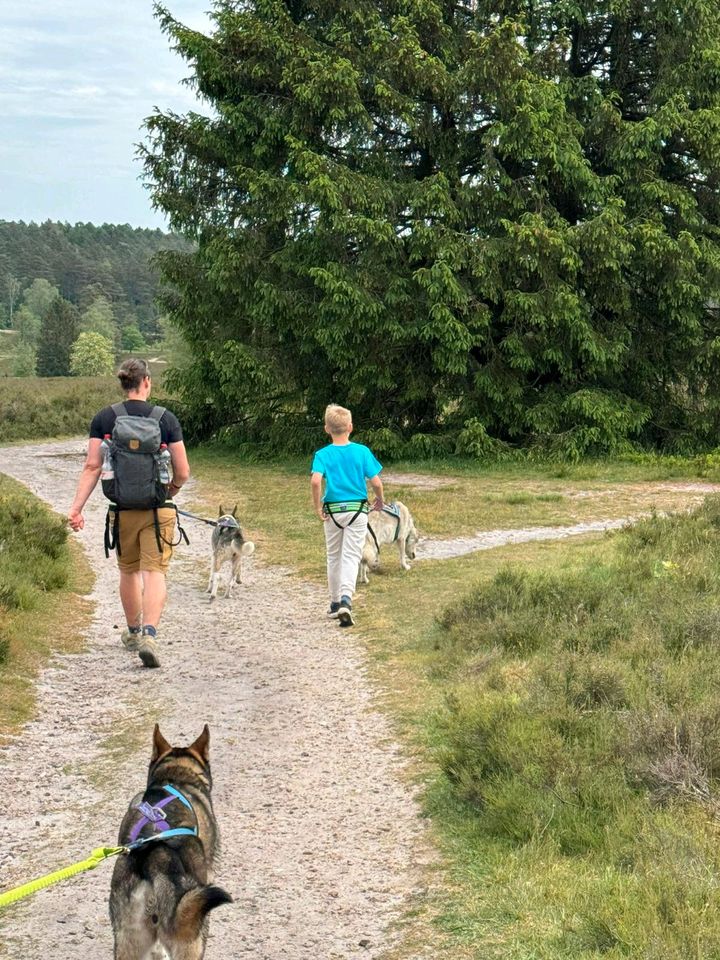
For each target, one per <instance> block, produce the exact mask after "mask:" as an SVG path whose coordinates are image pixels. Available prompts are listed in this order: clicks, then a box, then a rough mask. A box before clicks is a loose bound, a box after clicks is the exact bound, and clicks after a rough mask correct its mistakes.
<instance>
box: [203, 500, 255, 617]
mask: <svg viewBox="0 0 720 960" xmlns="http://www.w3.org/2000/svg"><path fill="white" fill-rule="evenodd" d="M210 545H211V549H212V557H211V560H210V582H209V583H208V586H207V593H209V594H210V599H211V600H214V599H215V597H216V596H217V591H218V581H219V580H220V568H221V567H222V565H223V564H224V563H230V579H229V580H228V584H227V587H226V589H225V596H226V597H229V596H230V594H231V592H232V588H233V585H234V584H236V583H242V558H243V557H251V556H252V555H253V553H255V544H254V543H253V542H252V540H246V539H245V537H244V536H243V532H242V527H241V526H240V524H239V523H238V520H237V504H235V506H234V508H233V511H232V513H227V512H226V511H225V508H224V507H222V506H221V507H220V510H219V511H218V520H217V526H216V527H215V529H214V530H213V534H212V539H211V541H210Z"/></svg>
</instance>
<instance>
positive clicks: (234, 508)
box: [232, 504, 238, 520]
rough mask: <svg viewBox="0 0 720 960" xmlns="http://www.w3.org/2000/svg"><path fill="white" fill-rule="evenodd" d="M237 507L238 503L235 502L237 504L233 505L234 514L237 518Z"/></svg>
mask: <svg viewBox="0 0 720 960" xmlns="http://www.w3.org/2000/svg"><path fill="white" fill-rule="evenodd" d="M237 508H238V505H237V504H235V506H234V507H233V512H232V515H233V516H234V517H235V519H236V520H237Z"/></svg>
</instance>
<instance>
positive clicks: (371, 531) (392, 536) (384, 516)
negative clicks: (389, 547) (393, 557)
mask: <svg viewBox="0 0 720 960" xmlns="http://www.w3.org/2000/svg"><path fill="white" fill-rule="evenodd" d="M392 507H395V508H397V511H398V513H397V515H396V514H395V513H393V512H392ZM418 539H419V538H418V532H417V530H416V529H415V523H414V521H413V518H412V516H411V514H410V511H409V510H408V508H407V507H406V506H405V504H404V503H401V502H400V501H399V500H396V501H395V503H394V504H392V505H391V507H390V508H388V507H384V508H383V509H382V510H371V511H370V513H369V515H368V533H367V537H366V539H365V546H364V547H363V554H362V560H361V561H360V574H359V579H360V583H369V582H370V577H369V572H370V569H371V568H372V569H375V568H376V567H377V566H378V564H379V563H380V547H382V546H385V545H386V544H388V543H395V544H397V548H398V552H399V554H400V566H401V567H402V568H403V570H409V569H410V563H409V561H410V560H414V559H415V544H416V543H417V542H418Z"/></svg>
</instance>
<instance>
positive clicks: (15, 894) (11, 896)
mask: <svg viewBox="0 0 720 960" xmlns="http://www.w3.org/2000/svg"><path fill="white" fill-rule="evenodd" d="M126 849H127V847H98V848H97V849H96V850H93V852H92V853H91V854H90V856H89V857H88V858H87V859H86V860H80V862H79V863H73V864H72V865H71V866H69V867H63V869H62V870H56V871H55V872H54V873H48V874H46V875H45V876H44V877H38V879H37V880H31V881H30V882H29V883H24V884H23V885H22V886H20V887H15V888H14V889H13V890H8V891H6V892H5V893H0V910H2V909H3V907H9V906H10V904H11V903H16V902H17V901H18V900H22V899H23V898H24V897H29V896H31V895H32V894H33V893H37V892H38V890H44V889H45V887H51V886H52V885H53V884H54V883H60V881H61V880H68V879H69V878H70V877H74V876H75V875H76V874H78V873H84V872H85V871H86V870H94V869H95V867H97V865H98V864H99V863H102V862H103V860H107V859H108V858H109V857H116V856H117V855H118V854H119V853H124V852H125V850H126Z"/></svg>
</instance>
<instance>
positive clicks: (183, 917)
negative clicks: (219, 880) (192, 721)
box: [110, 725, 232, 960]
mask: <svg viewBox="0 0 720 960" xmlns="http://www.w3.org/2000/svg"><path fill="white" fill-rule="evenodd" d="M209 741H210V733H209V731H208V728H207V725H205V728H204V729H203V732H202V733H201V734H200V736H199V737H198V738H197V740H196V741H195V742H194V743H192V744H191V745H190V746H189V747H171V746H170V744H169V743H168V742H167V740H166V739H165V737H163V735H162V734H161V733H160V729H159V727H158V726H157V725H156V726H155V732H154V735H153V751H152V758H151V760H150V768H149V771H148V781H147V789H146V790H145V792H144V793H139V794H137V796H136V797H134V798H133V800H132V802H131V804H130V807H129V809H128V812H127V813H126V814H125V817H124V819H123V822H122V824H121V825H120V835H119V843H120V845H121V846H125V847H128V848H129V852H128V853H125V854H121V855H120V857H119V859H118V860H117V862H116V864H115V870H114V871H113V876H112V883H111V886H110V919H111V921H112V928H113V934H114V936H115V952H114V957H115V960H202V957H203V955H204V953H205V941H206V939H207V934H208V914H209V913H210V911H211V910H213V909H215V907H219V906H220V905H221V904H223V903H231V902H232V897H231V896H230V894H229V893H227V892H226V891H225V890H223V889H222V887H216V886H214V885H213V883H212V870H213V862H214V859H215V856H216V853H217V849H218V830H217V824H216V822H215V815H214V813H213V808H212V801H211V799H210V789H211V786H212V778H211V776H210V762H209V752H208V747H209Z"/></svg>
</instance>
